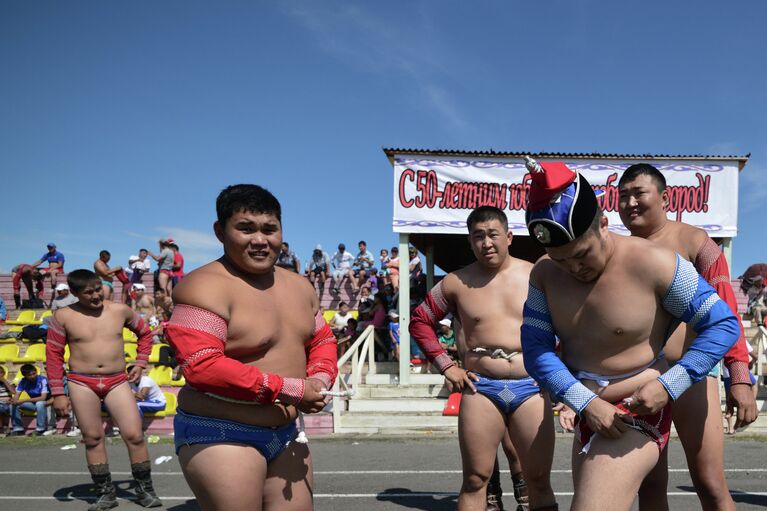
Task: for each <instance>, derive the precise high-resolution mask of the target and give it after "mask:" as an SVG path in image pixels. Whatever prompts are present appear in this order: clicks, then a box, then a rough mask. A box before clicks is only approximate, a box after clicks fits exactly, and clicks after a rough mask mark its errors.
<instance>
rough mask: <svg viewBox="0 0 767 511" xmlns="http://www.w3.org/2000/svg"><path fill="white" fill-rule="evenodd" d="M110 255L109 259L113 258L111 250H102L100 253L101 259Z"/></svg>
mask: <svg viewBox="0 0 767 511" xmlns="http://www.w3.org/2000/svg"><path fill="white" fill-rule="evenodd" d="M105 255H108V256H109V257H112V254H110V253H109V250H102V251H101V252H99V257H101V256H105Z"/></svg>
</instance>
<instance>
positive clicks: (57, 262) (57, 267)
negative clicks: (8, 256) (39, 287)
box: [32, 242, 64, 304]
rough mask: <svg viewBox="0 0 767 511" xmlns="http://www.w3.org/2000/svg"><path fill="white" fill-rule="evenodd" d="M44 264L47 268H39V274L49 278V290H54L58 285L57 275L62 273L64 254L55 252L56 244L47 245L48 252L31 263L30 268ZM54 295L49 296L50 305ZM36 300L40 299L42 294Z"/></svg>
mask: <svg viewBox="0 0 767 511" xmlns="http://www.w3.org/2000/svg"><path fill="white" fill-rule="evenodd" d="M45 262H47V263H48V267H47V268H41V269H40V273H41V274H42V275H43V276H44V277H50V280H51V289H52V290H53V289H56V284H57V283H58V275H59V273H64V254H62V253H61V252H59V251H58V250H56V244H55V243H53V242H51V243H48V252H46V253H44V254H43V255H42V256H40V259H38V260H37V261H35V262H34V263H32V266H34V267H38V266H40V265H41V264H43V263H45ZM55 295H56V293H52V294H51V304H53V299H54V298H55ZM38 298H41V299H42V298H43V296H42V294H41V295H40V296H39V297H38Z"/></svg>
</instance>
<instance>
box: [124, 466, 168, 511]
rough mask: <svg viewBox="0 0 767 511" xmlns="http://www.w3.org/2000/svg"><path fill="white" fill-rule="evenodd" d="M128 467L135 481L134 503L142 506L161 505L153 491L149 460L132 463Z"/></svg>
mask: <svg viewBox="0 0 767 511" xmlns="http://www.w3.org/2000/svg"><path fill="white" fill-rule="evenodd" d="M130 468H131V472H132V473H133V479H134V480H135V481H136V503H137V504H138V505H140V506H143V507H160V506H162V501H161V500H160V499H159V497H157V494H156V493H155V491H154V485H153V484H152V469H151V468H150V464H149V461H143V462H141V463H134V464H132V465H131V467H130Z"/></svg>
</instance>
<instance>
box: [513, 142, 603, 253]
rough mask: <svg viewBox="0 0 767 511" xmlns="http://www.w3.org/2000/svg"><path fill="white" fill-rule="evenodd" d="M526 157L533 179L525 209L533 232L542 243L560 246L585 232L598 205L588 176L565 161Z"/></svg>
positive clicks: (528, 224) (534, 236)
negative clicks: (581, 173) (576, 170)
mask: <svg viewBox="0 0 767 511" xmlns="http://www.w3.org/2000/svg"><path fill="white" fill-rule="evenodd" d="M525 160H526V162H525V165H526V166H527V169H528V170H529V171H530V179H531V180H532V183H531V184H530V194H529V196H528V204H527V211H526V212H525V221H526V222H527V229H528V231H530V236H532V237H533V238H535V240H536V241H537V242H538V243H539V244H540V245H541V246H543V247H559V246H562V245H566V244H567V243H570V242H571V241H573V240H574V239H576V238H578V237H579V236H581V235H582V234H583V233H585V232H586V231H587V230H588V229H589V227H590V226H591V222H592V221H593V220H594V216H595V215H596V214H597V211H598V209H599V205H598V204H597V197H596V195H595V194H594V190H592V188H591V185H590V184H589V182H588V181H586V178H585V177H583V176H582V175H580V174H579V173H577V172H574V171H572V170H570V169H569V168H568V167H567V165H565V164H564V162H559V161H557V162H540V163H539V162H537V161H535V160H533V159H532V158H530V157H529V156H526V157H525Z"/></svg>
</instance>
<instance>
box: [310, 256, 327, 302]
mask: <svg viewBox="0 0 767 511" xmlns="http://www.w3.org/2000/svg"><path fill="white" fill-rule="evenodd" d="M307 270H308V271H309V281H310V282H311V283H312V286H314V285H315V283H316V284H317V288H318V289H319V292H320V296H322V291H323V289H325V281H326V280H327V279H328V277H329V275H330V258H329V257H328V253H327V252H325V251H324V250H322V245H317V246H316V247H314V251H313V252H312V258H311V259H310V260H309V265H308V267H307Z"/></svg>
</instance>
